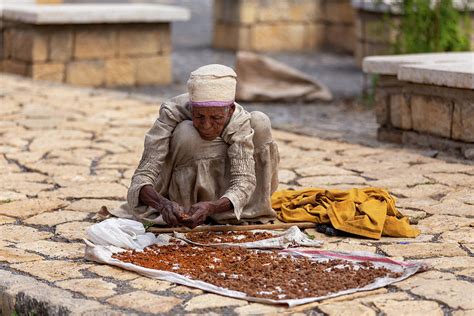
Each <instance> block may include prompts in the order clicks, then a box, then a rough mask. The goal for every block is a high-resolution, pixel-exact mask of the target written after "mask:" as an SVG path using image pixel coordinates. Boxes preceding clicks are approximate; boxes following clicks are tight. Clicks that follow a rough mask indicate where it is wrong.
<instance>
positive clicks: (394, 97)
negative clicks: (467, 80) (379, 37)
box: [375, 75, 474, 153]
mask: <svg viewBox="0 0 474 316" xmlns="http://www.w3.org/2000/svg"><path fill="white" fill-rule="evenodd" d="M377 82H378V83H377V87H376V95H375V111H376V116H377V122H378V123H379V125H380V127H379V130H378V138H379V140H382V141H390V142H396V143H403V144H415V145H422V146H429V147H432V148H436V149H441V150H454V151H457V152H461V153H466V152H468V151H469V150H471V151H472V150H473V149H474V102H473V100H474V90H471V89H457V88H449V87H441V86H435V85H427V84H416V83H409V82H402V81H399V80H397V77H396V76H389V75H382V76H380V77H379V78H378V80H377Z"/></svg>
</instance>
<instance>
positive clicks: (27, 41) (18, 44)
mask: <svg viewBox="0 0 474 316" xmlns="http://www.w3.org/2000/svg"><path fill="white" fill-rule="evenodd" d="M9 40H11V42H10V43H9V44H8V45H9V50H10V54H9V55H10V56H11V57H13V59H17V60H20V61H26V62H38V61H39V62H41V61H46V59H47V58H48V35H47V34H46V33H45V32H41V31H39V30H34V29H14V30H11V37H10V38H9Z"/></svg>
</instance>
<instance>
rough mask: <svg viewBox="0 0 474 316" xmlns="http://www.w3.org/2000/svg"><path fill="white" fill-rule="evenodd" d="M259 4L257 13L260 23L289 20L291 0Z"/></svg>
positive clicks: (261, 2)
mask: <svg viewBox="0 0 474 316" xmlns="http://www.w3.org/2000/svg"><path fill="white" fill-rule="evenodd" d="M259 2H260V3H259V6H258V12H257V21H258V22H279V21H285V20H287V19H288V18H287V13H288V11H289V7H290V4H289V0H280V1H259Z"/></svg>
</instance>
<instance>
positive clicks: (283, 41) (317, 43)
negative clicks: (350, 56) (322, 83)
mask: <svg viewBox="0 0 474 316" xmlns="http://www.w3.org/2000/svg"><path fill="white" fill-rule="evenodd" d="M353 25H354V10H353V8H352V6H351V4H350V0H279V1H270V0H215V1H214V38H213V45H214V47H216V48H224V49H232V50H252V51H304V50H317V49H320V48H321V47H323V46H329V47H330V48H332V49H336V50H340V51H345V52H352V51H353V47H354V43H355V34H354V26H353Z"/></svg>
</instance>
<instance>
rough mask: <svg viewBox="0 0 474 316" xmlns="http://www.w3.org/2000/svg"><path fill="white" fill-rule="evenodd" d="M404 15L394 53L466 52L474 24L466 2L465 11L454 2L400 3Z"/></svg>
mask: <svg viewBox="0 0 474 316" xmlns="http://www.w3.org/2000/svg"><path fill="white" fill-rule="evenodd" d="M397 5H398V6H399V7H400V11H401V12H402V13H403V14H402V16H401V22H400V28H399V33H398V36H397V41H396V43H395V53H422V52H445V51H466V50H469V48H470V41H469V40H470V32H471V25H470V24H471V23H470V17H469V11H468V9H467V3H466V5H465V8H464V10H463V11H460V10H459V8H456V7H455V6H454V5H453V0H436V1H433V0H399V2H398V3H397Z"/></svg>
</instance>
